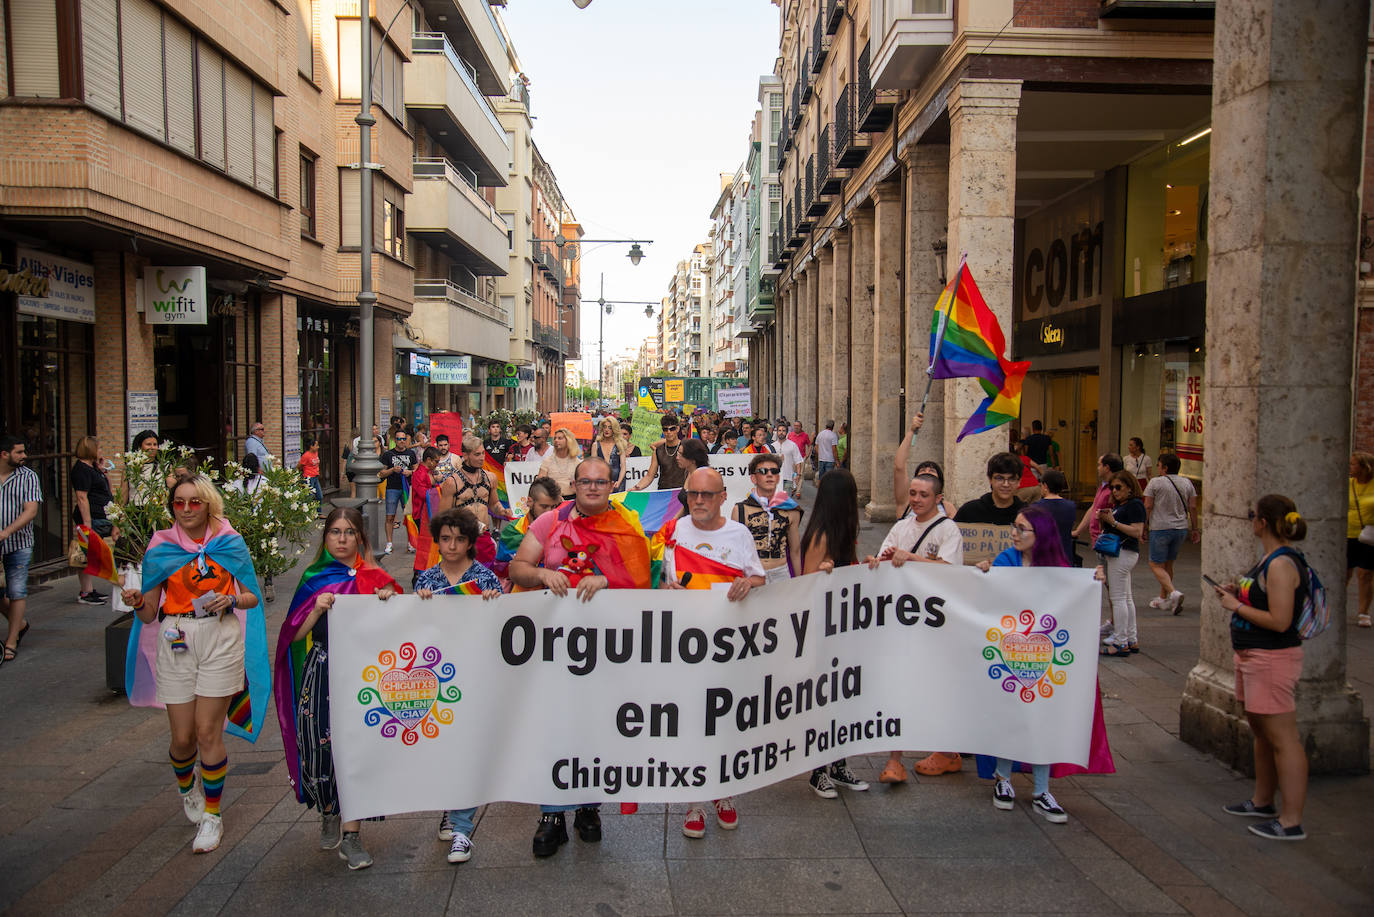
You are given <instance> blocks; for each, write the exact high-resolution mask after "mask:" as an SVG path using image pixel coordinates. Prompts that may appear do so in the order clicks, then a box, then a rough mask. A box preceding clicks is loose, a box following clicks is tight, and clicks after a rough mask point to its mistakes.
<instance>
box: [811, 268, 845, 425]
mask: <svg viewBox="0 0 1374 917" xmlns="http://www.w3.org/2000/svg"><path fill="white" fill-rule="evenodd" d="M816 261H817V264H818V267H817V270H816V418H817V419H818V421H819V423H818V424H817V425H816V428H815V430H813V431H811V435H812V436H815V435H817V434H818V433H820V431H821V430H824V429H825V422H826V421H827V420H835V407H834V391H833V389H832V384H833V383H832V382H831V380H832V379H833V378H834V365H833V361H832V359H831V356H830V352H831V348H832V346H833V345H834V341H835V336H834V329H835V279H834V278H835V252H834V249H832V248H831V247H830V246H829V245H827V246H825V247H824V248H822V249H821V250H820V252H818V253H817V255H816ZM838 423H839V422H838V421H836V424H837V426H838Z"/></svg>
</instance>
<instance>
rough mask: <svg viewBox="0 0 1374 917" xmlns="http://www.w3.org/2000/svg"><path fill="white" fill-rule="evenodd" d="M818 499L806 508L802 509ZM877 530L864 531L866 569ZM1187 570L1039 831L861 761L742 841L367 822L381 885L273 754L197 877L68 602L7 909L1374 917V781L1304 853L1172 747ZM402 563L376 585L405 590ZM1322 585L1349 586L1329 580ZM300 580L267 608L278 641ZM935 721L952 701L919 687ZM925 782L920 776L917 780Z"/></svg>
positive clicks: (238, 760) (236, 784)
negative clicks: (1080, 770)
mask: <svg viewBox="0 0 1374 917" xmlns="http://www.w3.org/2000/svg"><path fill="white" fill-rule="evenodd" d="M812 493H814V491H813V490H812V489H811V487H810V486H809V485H808V487H807V496H808V498H809V497H810V496H811V494H812ZM882 535H883V528H882V527H872V526H869V525H867V524H865V526H864V529H863V532H862V537H861V545H862V546H863V547H864V548H865V549H867V550H872V549H873V548H875V547H876V546H877V544H878V543H879V542H880V540H881V538H882ZM1197 558H1198V555H1197V549H1196V548H1194V547H1192V546H1189V548H1188V552H1187V553H1186V554H1185V556H1184V558H1183V559H1182V561H1181V562H1180V581H1181V582H1182V583H1184V584H1185V586H1184V588H1185V591H1186V592H1187V593H1188V601H1187V604H1186V606H1185V609H1184V611H1183V613H1182V614H1181V615H1180V616H1178V617H1174V616H1172V615H1169V614H1166V613H1161V612H1158V611H1154V610H1152V609H1149V608H1148V606H1146V604H1145V603H1146V602H1147V601H1148V599H1149V598H1150V597H1151V596H1152V595H1154V594H1155V593H1154V587H1155V584H1154V580H1153V578H1152V577H1151V576H1150V574H1149V572H1148V569H1143V565H1142V569H1141V570H1138V571H1137V573H1136V576H1135V593H1136V597H1137V604H1138V605H1139V606H1140V608H1141V614H1140V617H1141V621H1140V631H1141V645H1142V650H1143V651H1142V653H1141V654H1140V655H1138V656H1134V657H1130V658H1128V659H1121V660H1117V659H1104V660H1102V666H1101V670H1100V685H1101V689H1102V695H1103V705H1104V709H1105V715H1106V719H1107V723H1108V727H1109V730H1110V735H1111V743H1112V750H1113V752H1114V754H1115V756H1116V763H1117V768H1118V773H1117V774H1115V775H1113V776H1098V777H1075V778H1067V779H1064V780H1060V781H1056V782H1055V785H1054V790H1055V793H1056V795H1057V796H1058V798H1059V800H1060V802H1061V803H1062V804H1063V805H1064V807H1065V809H1066V810H1067V811H1068V812H1069V816H1070V819H1069V823H1068V824H1067V825H1051V824H1048V823H1046V822H1044V821H1043V820H1041V819H1040V818H1039V817H1037V816H1036V815H1034V814H1032V813H1031V812H1030V810H1029V809H1028V808H1027V807H1026V806H1025V805H1024V802H1025V800H1027V799H1028V798H1029V795H1030V787H1029V783H1027V782H1023V781H1024V778H1022V777H1019V776H1018V777H1017V778H1016V786H1017V791H1018V793H1019V795H1020V797H1021V801H1022V805H1020V806H1018V808H1017V809H1016V811H1014V812H1002V811H998V810H995V809H994V808H993V807H992V805H991V799H990V796H991V789H990V787H989V785H988V783H987V782H985V781H980V780H978V779H977V776H976V775H975V773H974V772H973V771H974V768H973V766H972V762H966V764H965V766H964V769H963V771H962V772H961V773H958V774H953V775H947V776H943V777H938V778H919V779H914V780H913V781H912V782H910V783H908V784H906V785H904V786H899V787H895V788H894V787H887V786H882V785H880V784H878V783H877V782H876V778H877V772H878V770H879V769H880V767H881V765H882V760H881V758H880V757H868V758H851V759H850V764H851V766H852V767H853V768H854V769H855V770H856V771H858V772H859V773H860V774H861V775H862V776H865V777H866V778H867V779H869V780H872V781H874V784H873V788H872V789H871V790H870V791H868V792H866V793H851V792H845V791H842V792H841V795H840V797H839V798H838V799H834V800H824V799H819V798H817V797H816V796H815V795H814V794H813V793H812V792H811V790H810V788H809V787H808V786H807V784H806V781H805V778H803V777H796V778H793V779H790V780H786V781H783V782H782V783H779V784H776V785H774V786H772V787H769V788H767V789H765V790H762V791H759V792H756V793H751V794H749V795H747V796H745V797H742V798H741V799H740V800H739V807H740V813H741V814H740V829H739V830H738V831H734V832H729V833H726V832H720V831H708V835H707V837H706V838H705V839H704V840H698V841H689V840H688V839H686V838H684V837H683V836H682V833H681V831H680V819H681V812H682V811H683V809H684V808H685V807H681V806H667V807H664V806H661V805H659V806H653V805H645V806H641V807H640V810H639V813H638V814H636V815H630V816H622V815H620V814H618V812H617V811H616V810H617V807H615V806H608V807H606V814H605V838H604V840H603V841H602V842H601V843H600V844H596V845H590V844H583V843H581V842H580V841H578V840H576V838H574V839H573V840H572V841H571V843H569V844H568V845H567V846H566V847H565V848H564V849H563V850H562V851H561V852H560V853H559V854H558V855H557V856H555V857H552V858H550V859H547V860H538V861H536V860H535V859H534V858H533V857H532V856H531V854H530V838H531V835H532V834H533V831H534V827H535V821H536V814H535V809H534V807H532V806H527V805H514V804H507V803H501V804H493V805H489V806H486V807H484V808H483V809H482V810H481V811H480V813H479V822H478V826H477V830H476V832H475V834H474V837H473V840H474V843H475V846H476V853H475V855H474V857H473V859H472V860H471V861H470V862H468V863H466V864H463V865H461V866H451V865H449V864H448V863H447V862H445V860H444V854H445V853H446V847H445V845H443V844H441V843H439V842H438V841H437V840H436V839H435V829H436V827H437V824H438V816H437V813H424V814H417V815H410V816H403V817H393V818H388V819H387V820H386V821H385V822H382V823H368V824H366V825H365V826H364V828H363V838H364V841H365V843H366V846H367V847H368V849H369V850H370V851H371V852H372V854H373V855H374V856H375V857H376V865H375V866H373V867H372V868H371V869H368V870H365V871H363V872H359V873H349V871H348V870H347V869H346V868H345V867H344V864H343V863H342V862H341V861H340V860H339V859H338V858H337V856H336V855H335V854H334V853H333V852H321V851H319V850H317V849H316V846H317V836H318V835H317V831H318V822H317V819H316V818H315V817H313V816H312V815H310V814H307V813H306V812H305V810H304V809H303V808H302V807H301V806H299V805H297V804H296V802H295V799H294V796H293V795H292V794H291V792H290V788H289V786H288V784H287V780H286V772H285V764H284V761H283V758H282V751H281V744H280V736H279V733H278V730H277V728H276V724H275V722H274V721H272V720H271V719H270V718H269V725H270V728H269V729H268V730H266V734H265V735H264V736H263V737H262V738H261V739H260V740H259V742H258V744H257V745H248V744H246V743H244V742H241V741H238V740H235V739H230V740H228V741H229V755H230V770H229V778H228V783H227V788H226V791H225V819H224V825H225V836H224V842H223V845H222V846H221V847H220V849H219V850H217V851H215V852H214V853H212V854H209V855H206V856H193V855H192V854H191V851H190V842H191V838H192V836H193V834H194V830H193V829H192V828H191V826H190V825H188V824H187V823H186V820H185V817H184V816H183V815H182V814H181V811H180V809H179V808H178V806H177V798H176V795H175V789H174V784H173V780H172V775H171V773H170V769H169V766H168V763H167V724H166V719H165V716H164V715H163V714H162V713H161V712H160V711H156V710H142V709H140V710H136V709H133V708H131V707H129V705H128V703H127V702H126V701H125V699H124V698H123V697H122V696H118V695H115V694H112V693H111V692H110V691H108V690H107V689H106V687H105V679H104V662H103V659H104V643H103V636H102V629H103V628H104V626H105V624H106V623H108V621H109V620H110V618H111V614H110V613H109V612H108V611H107V610H102V609H98V608H89V607H83V606H81V605H78V604H76V602H75V601H74V599H75V592H76V588H75V580H74V579H70V578H69V579H65V580H58V581H55V582H52V583H49V584H47V585H45V586H43V587H40V588H39V590H37V591H36V593H35V594H34V595H33V596H32V599H31V601H30V604H29V609H30V616H31V619H32V621H33V628H32V630H31V631H30V633H29V635H28V637H27V638H26V639H25V641H24V644H23V647H22V652H21V655H20V656H19V658H18V659H17V660H16V661H15V662H13V663H11V664H8V665H5V666H4V667H3V668H0V718H2V719H0V724H2V728H0V911H4V912H7V913H13V914H102V915H103V914H125V913H128V914H138V915H152V914H163V913H178V914H182V913H184V914H193V915H196V917H210V915H213V914H217V913H221V914H245V913H262V914H288V913H289V914H295V913H300V912H302V911H306V912H309V913H311V914H324V913H331V912H338V913H349V914H371V913H383V912H388V913H394V912H401V911H404V912H406V913H409V914H414V915H422V914H431V913H434V914H437V913H444V912H451V913H461V914H482V913H495V914H523V913H531V912H543V913H554V914H562V913H587V914H595V915H611V914H758V913H851V914H859V913H865V914H881V913H941V912H943V913H975V912H977V913H996V912H1013V911H1014V912H1016V913H1018V914H1022V915H1025V914H1032V913H1060V914H1064V913H1072V914H1112V913H1122V912H1126V913H1161V914H1164V913H1172V914H1179V913H1185V912H1190V913H1194V914H1205V915H1224V914H1240V913H1245V914H1288V913H1307V912H1312V913H1321V914H1323V915H1328V914H1342V913H1350V914H1357V913H1364V914H1368V913H1371V912H1374V869H1372V868H1371V861H1372V860H1374V840H1371V838H1374V831H1371V825H1374V801H1371V798H1372V797H1374V779H1371V778H1370V777H1369V776H1359V777H1319V778H1314V779H1313V780H1312V785H1311V791H1310V795H1309V799H1308V807H1307V812H1306V816H1305V819H1304V823H1305V826H1306V828H1307V830H1308V832H1309V839H1308V840H1307V841H1305V842H1303V843H1298V844H1273V843H1269V842H1265V841H1262V840H1259V839H1257V838H1253V837H1252V836H1251V835H1249V834H1248V833H1247V832H1246V831H1245V825H1244V824H1242V823H1239V820H1237V819H1234V818H1231V817H1228V816H1227V815H1225V814H1223V813H1222V811H1221V806H1222V805H1223V804H1224V803H1227V802H1233V801H1236V800H1238V799H1243V798H1245V797H1246V795H1247V791H1248V789H1249V783H1248V781H1246V780H1245V779H1244V778H1242V777H1241V776H1240V775H1239V774H1237V773H1235V772H1233V771H1231V770H1229V769H1228V768H1226V767H1224V766H1223V765H1221V764H1219V763H1218V762H1217V761H1216V760H1214V759H1212V758H1210V757H1208V756H1206V755H1203V754H1201V753H1199V752H1197V751H1196V750H1194V749H1193V748H1191V747H1189V746H1187V745H1184V744H1182V743H1181V742H1179V741H1178V738H1177V735H1178V708H1179V696H1180V694H1181V692H1182V689H1183V684H1184V680H1185V678H1186V676H1187V673H1188V671H1189V669H1190V668H1191V667H1192V665H1193V663H1194V662H1195V661H1196V659H1197V645H1198V603H1197V595H1198V560H1197ZM409 561H410V558H409V556H407V555H406V554H404V553H399V554H395V555H393V556H391V557H390V558H388V559H387V561H386V564H387V566H388V567H389V568H391V569H392V570H393V572H395V573H396V574H397V575H398V578H402V579H403V581H404V582H405V583H409V575H408V573H409V569H408V568H409ZM1326 578H1327V580H1328V582H1332V581H1334V582H1339V577H1338V576H1335V575H1328V576H1327V577H1326ZM294 583H295V575H294V574H293V575H289V576H287V577H283V578H282V580H281V581H279V583H278V595H279V596H280V598H279V599H278V600H277V602H276V603H275V604H273V605H271V606H269V607H268V608H269V615H268V632H269V634H270V635H271V638H272V639H273V640H275V635H276V632H277V629H278V627H279V626H280V622H281V618H282V615H283V614H284V613H285V609H286V602H287V599H288V598H289V596H290V594H291V589H292V587H293V586H294ZM1348 636H1349V640H1350V654H1349V655H1350V672H1351V679H1352V681H1353V682H1354V683H1355V686H1356V688H1357V689H1358V690H1359V691H1360V692H1361V694H1362V695H1363V696H1364V697H1365V698H1366V703H1370V701H1371V698H1374V678H1372V677H1371V662H1374V632H1371V631H1369V630H1358V629H1355V628H1353V627H1352V628H1350V630H1349V631H1348ZM930 691H931V695H932V697H937V698H938V697H939V691H940V686H939V685H931V686H930ZM912 760H914V758H912V759H908V763H911V761H912Z"/></svg>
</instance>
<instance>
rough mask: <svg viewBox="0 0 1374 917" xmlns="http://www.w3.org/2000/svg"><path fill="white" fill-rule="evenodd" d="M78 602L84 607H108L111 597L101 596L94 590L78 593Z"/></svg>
mask: <svg viewBox="0 0 1374 917" xmlns="http://www.w3.org/2000/svg"><path fill="white" fill-rule="evenodd" d="M76 600H77V601H78V602H80V603H81V604H82V605H106V604H108V603H109V601H110V597H109V596H108V595H101V594H100V593H99V592H96V591H95V590H94V589H92V590H91V591H90V592H78V593H77V594H76Z"/></svg>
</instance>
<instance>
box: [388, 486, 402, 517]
mask: <svg viewBox="0 0 1374 917" xmlns="http://www.w3.org/2000/svg"><path fill="white" fill-rule="evenodd" d="M400 505H401V491H400V489H399V488H398V489H396V490H392V489H391V488H390V487H388V488H387V489H386V514H387V515H388V516H394V515H396V510H397V509H398V508H399V507H400Z"/></svg>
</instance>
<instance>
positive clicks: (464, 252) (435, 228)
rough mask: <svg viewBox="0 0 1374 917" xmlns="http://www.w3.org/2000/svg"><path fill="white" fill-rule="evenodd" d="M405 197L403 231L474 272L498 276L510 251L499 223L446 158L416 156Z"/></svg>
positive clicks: (502, 273)
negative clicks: (410, 186) (411, 179)
mask: <svg viewBox="0 0 1374 917" xmlns="http://www.w3.org/2000/svg"><path fill="white" fill-rule="evenodd" d="M412 171H413V174H414V178H415V182H414V190H413V191H412V192H411V193H410V194H409V195H407V201H406V221H407V223H408V224H409V225H407V226H406V231H407V232H410V233H412V234H414V235H417V236H421V237H424V240H425V242H427V243H428V244H430V245H433V246H434V247H436V248H438V249H439V250H440V251H442V252H444V254H446V255H448V256H449V257H450V258H452V259H453V260H454V261H457V262H458V263H459V264H461V265H463V266H464V267H466V268H467V269H468V270H470V271H472V273H474V274H477V275H479V276H488V277H490V276H498V277H499V276H504V275H505V273H506V264H507V262H508V259H509V255H510V242H509V241H508V238H507V229H506V224H505V221H503V220H502V219H501V218H500V217H499V216H497V214H496V209H495V208H494V207H492V206H491V204H489V203H487V199H486V198H484V197H482V195H480V194H478V193H477V189H476V188H475V187H473V185H472V184H471V183H470V182H469V180H468V179H467V178H465V177H464V176H463V175H462V173H460V172H459V170H458V169H456V168H455V167H454V165H453V163H451V162H449V161H448V160H446V159H417V160H415V163H414V165H413V167H412Z"/></svg>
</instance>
